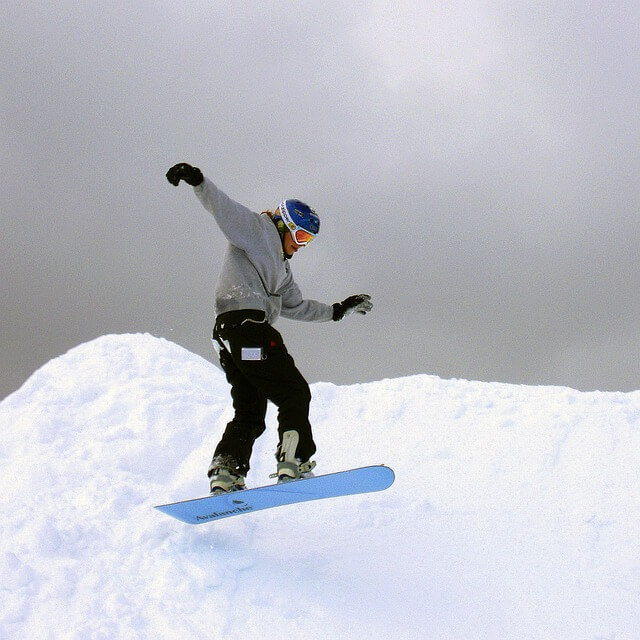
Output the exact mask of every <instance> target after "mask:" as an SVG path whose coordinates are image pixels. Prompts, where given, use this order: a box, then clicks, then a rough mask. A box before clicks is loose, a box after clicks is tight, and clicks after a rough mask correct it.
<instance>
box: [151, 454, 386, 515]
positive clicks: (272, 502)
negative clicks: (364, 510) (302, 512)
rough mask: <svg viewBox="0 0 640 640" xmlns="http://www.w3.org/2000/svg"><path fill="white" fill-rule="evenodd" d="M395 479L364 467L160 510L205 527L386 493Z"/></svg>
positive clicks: (376, 468)
mask: <svg viewBox="0 0 640 640" xmlns="http://www.w3.org/2000/svg"><path fill="white" fill-rule="evenodd" d="M394 479H395V476H394V473H393V471H392V470H391V469H390V468H389V467H385V466H383V465H378V466H373V467H361V468H360V469H350V470H349V471H339V472H338V473H329V474H327V475H324V476H315V477H313V478H302V479H300V480H294V481H292V482H285V483H282V484H273V485H269V486H266V487H257V488H256V489H245V490H244V491H234V492H231V493H223V494H220V495H215V496H206V497H204V498H195V499H194V500H185V501H183V502H174V503H172V504H163V505H159V506H157V507H156V509H159V510H160V511H163V512H164V513H166V514H168V515H170V516H172V517H173V518H177V519H178V520H182V522H186V523H187V524H202V523H203V522H211V521H212V520H221V519H222V518H229V517H231V516H239V515H241V514H243V513H252V512H253V511H260V509H270V508H271V507H280V506H282V505H285V504H294V503H296V502H306V501H307V500H320V499H322V498H336V497H338V496H348V495H353V494H356V493H368V492H370V491H382V490H383V489H387V488H388V487H390V486H391V485H392V484H393V481H394Z"/></svg>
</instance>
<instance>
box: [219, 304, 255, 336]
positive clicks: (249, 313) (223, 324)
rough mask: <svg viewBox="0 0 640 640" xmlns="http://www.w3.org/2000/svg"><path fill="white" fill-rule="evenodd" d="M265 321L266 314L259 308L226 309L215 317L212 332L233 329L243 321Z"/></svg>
mask: <svg viewBox="0 0 640 640" xmlns="http://www.w3.org/2000/svg"><path fill="white" fill-rule="evenodd" d="M266 321H267V314H266V313H265V312H264V311H260V310H259V309H238V310H236V311H226V312H225V313H221V314H220V315H219V316H218V317H217V318H216V326H215V328H214V330H213V331H214V334H216V333H218V332H220V331H223V330H224V329H235V328H236V327H239V326H240V325H242V324H244V323H245V322H257V323H262V322H266Z"/></svg>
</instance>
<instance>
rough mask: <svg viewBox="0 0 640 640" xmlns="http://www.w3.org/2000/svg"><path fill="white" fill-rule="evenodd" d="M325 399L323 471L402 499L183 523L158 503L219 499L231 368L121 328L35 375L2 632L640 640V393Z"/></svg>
mask: <svg viewBox="0 0 640 640" xmlns="http://www.w3.org/2000/svg"><path fill="white" fill-rule="evenodd" d="M312 392H313V402H312V412H311V418H312V423H313V425H314V433H315V436H316V440H317V443H318V454H317V456H316V460H317V461H318V469H317V472H318V473H320V472H331V471H339V470H342V469H347V468H351V467H355V466H364V465H368V464H382V463H384V464H387V465H388V466H390V467H392V468H393V469H394V470H395V472H396V482H395V484H394V485H393V486H392V487H391V488H390V489H388V490H386V491H384V492H381V493H375V494H367V495H362V496H352V497H344V498H336V499H334V500H325V501H320V502H314V503H304V504H299V505H293V506H288V507H282V508H279V509H273V510H269V511H261V512H258V513H254V514H248V515H246V516H245V515H243V516H239V517H236V518H230V519H227V520H222V521H220V522H217V523H207V524H203V525H199V526H189V525H185V524H182V523H180V522H178V521H175V520H173V519H171V518H169V517H167V516H166V515H163V514H162V513H160V512H158V511H157V510H155V509H153V506H154V505H156V504H161V503H164V502H169V501H173V500H179V499H186V498H190V497H196V496H199V495H205V494H206V492H207V480H206V470H207V466H208V463H209V460H210V457H211V453H212V451H213V448H214V446H215V444H216V442H217V440H218V438H219V436H220V434H221V432H222V430H223V428H224V426H225V424H226V422H227V421H228V420H229V418H230V416H231V411H230V405H229V401H228V388H227V384H226V382H225V380H224V376H223V374H222V373H221V372H220V371H219V369H218V368H216V367H215V366H214V365H213V364H211V363H210V362H207V361H206V360H204V359H202V358H200V357H199V356H196V355H194V354H192V353H189V352H188V351H186V350H184V349H183V348H181V347H179V346H178V345H175V344H173V343H171V342H168V341H166V340H164V339H160V338H155V337H153V336H150V335H109V336H103V337H101V338H98V339H96V340H94V341H92V342H89V343H86V344H82V345H80V346H78V347H76V348H75V349H72V350H71V351H69V352H68V353H67V354H65V355H62V356H60V357H59V358H56V359H54V360H52V361H50V362H49V363H47V364H46V365H45V366H43V367H42V368H41V369H39V370H38V371H36V372H35V373H34V374H33V375H32V376H31V378H30V379H29V380H28V381H27V382H26V383H25V384H24V385H23V387H22V388H21V389H19V390H18V391H16V392H15V393H14V394H12V395H11V396H9V397H8V398H6V399H5V400H4V401H3V402H2V403H0V482H1V485H2V487H3V499H2V511H1V518H0V541H1V542H0V544H1V547H0V575H1V576H2V580H1V584H0V637H1V638H29V639H40V638H65V639H66V638H72V639H85V638H86V639H101V638H104V639H113V638H127V639H129V638H145V639H146V638H154V639H157V638H172V639H173V638H178V639H180V638H185V639H187V638H233V637H237V638H248V639H252V638H256V639H257V638H260V639H262V638H271V637H276V635H277V634H286V636H287V637H296V638H304V639H307V638H327V637H331V638H338V639H342V638H350V639H356V640H357V639H359V638H363V639H364V638H398V639H401V638H402V639H405V638H421V639H422V638H425V639H454V638H455V639H467V638H469V639H474V640H475V639H484V638H486V639H492V640H493V639H499V638H517V639H523V638H524V639H527V638H536V639H537V638H540V639H542V638H550V639H562V638H567V639H571V640H573V639H577V638H590V639H594V640H595V639H596V638H598V639H605V638H606V639H614V638H615V640H622V639H626V638H628V639H636V638H638V637H640V471H639V469H640V392H633V393H600V392H594V393H581V392H577V391H574V390H572V389H567V388H559V387H525V386H515V385H509V384H498V383H484V382H469V381H464V380H441V379H439V378H437V377H435V376H430V375H421V376H412V377H408V378H400V379H393V380H382V381H379V382H373V383H367V384H359V385H353V386H342V387H340V386H335V385H332V384H327V383H318V384H314V385H312ZM269 424H270V429H268V431H267V433H266V434H265V435H264V436H263V437H262V438H261V439H260V440H259V441H258V443H257V444H256V448H255V451H254V459H253V468H252V469H251V471H250V473H249V476H248V478H247V481H248V484H249V485H250V486H258V485H261V484H265V483H266V481H267V476H268V474H269V473H270V472H271V471H273V467H274V459H273V451H274V449H275V445H276V430H275V412H274V410H273V408H271V409H270V414H269Z"/></svg>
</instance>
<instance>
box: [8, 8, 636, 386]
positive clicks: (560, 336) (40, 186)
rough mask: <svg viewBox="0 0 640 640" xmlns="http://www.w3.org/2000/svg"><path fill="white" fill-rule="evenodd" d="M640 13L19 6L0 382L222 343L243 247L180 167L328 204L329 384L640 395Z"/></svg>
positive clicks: (310, 289)
mask: <svg viewBox="0 0 640 640" xmlns="http://www.w3.org/2000/svg"><path fill="white" fill-rule="evenodd" d="M638 13H639V9H638V8H637V6H635V3H630V2H629V3H617V4H616V5H615V6H609V5H602V6H598V7H593V6H591V7H587V6H586V5H585V6H584V7H582V6H576V5H575V4H574V3H565V5H557V4H556V5H554V6H544V7H543V6H537V7H531V6H530V5H529V4H524V3H521V4H518V3H516V4H509V5H508V6H503V7H500V6H491V7H486V6H480V5H477V4H474V3H458V4H455V3H454V4H453V5H447V6H446V7H445V6H444V5H443V6H442V7H439V6H436V5H433V6H431V5H428V4H425V3H422V2H401V3H394V6H393V7H391V6H389V5H388V4H387V3H382V2H377V1H376V2H366V3H365V2H362V3H340V2H333V3H317V2H299V3H293V4H292V3H286V2H268V3H260V4H259V5H258V6H247V5H244V4H241V3H238V4H235V3H232V4H228V3H225V4H211V3H208V2H193V3H189V5H188V6H185V5H174V4H170V3H166V6H165V3H150V2H143V3H135V4H134V5H131V4H130V3H109V5H107V6H100V7H83V8H78V7H77V5H75V4H72V3H66V2H60V3H55V4H50V5H44V6H42V5H41V4H40V3H21V5H20V6H14V7H11V8H9V7H5V8H3V9H2V16H0V24H1V25H2V26H1V27H0V31H1V33H0V36H1V40H0V42H1V43H0V48H1V49H2V51H1V53H2V55H1V57H0V73H1V74H2V80H3V86H5V87H11V91H5V92H3V95H2V96H1V97H0V109H1V111H0V113H1V114H2V122H3V124H4V126H3V127H2V130H1V131H0V135H1V136H2V138H1V141H2V152H1V153H2V155H3V165H4V170H5V175H4V178H5V179H4V180H3V182H2V184H1V185H0V202H1V203H2V227H3V233H2V238H3V246H2V254H1V255H0V265H1V267H2V273H3V278H2V300H3V304H2V310H3V340H2V347H1V349H2V353H1V354H0V357H1V359H2V365H3V386H2V389H1V391H0V395H6V393H9V392H10V391H12V390H13V389H15V388H16V387H17V386H18V385H19V384H20V382H21V381H22V380H24V379H25V378H26V377H27V376H28V375H29V374H30V373H31V372H32V371H33V370H34V369H35V368H36V367H37V366H39V365H40V364H42V363H44V362H45V361H47V360H48V359H49V358H51V357H54V356H55V355H58V354H60V353H61V352H63V351H65V350H66V349H68V348H71V347H73V346H75V345H76V344H78V343H80V342H83V341H86V340H88V339H91V338H93V337H96V336H98V335H102V334H104V333H109V332H129V331H131V332H134V331H148V332H151V333H153V334H155V335H161V336H164V337H167V338H168V339H171V340H174V341H175V342H178V343H179V344H182V345H183V346H185V347H186V348H188V349H190V350H192V351H195V352H198V353H201V354H202V355H205V356H206V357H208V358H212V354H211V351H210V348H209V343H208V334H209V329H210V324H211V321H212V315H213V310H212V306H213V288H214V284H215V279H216V275H217V269H218V265H219V262H220V254H221V252H222V251H223V250H224V241H223V239H222V237H221V234H220V233H219V232H218V230H217V228H216V227H215V224H214V222H213V220H212V219H211V218H210V217H209V216H208V214H207V213H206V212H205V211H204V210H202V209H201V207H200V205H199V203H198V202H197V201H196V200H195V198H194V197H193V195H192V194H191V193H190V192H189V190H188V189H186V188H184V187H181V188H180V189H173V188H172V187H170V186H169V185H168V184H167V183H166V181H165V180H164V172H165V171H166V169H167V168H168V167H169V166H170V165H171V164H173V163H174V162H177V161H181V160H187V161H190V162H193V163H195V164H197V165H199V166H200V167H201V168H202V169H203V171H205V173H206V174H207V175H209V176H210V177H211V178H212V179H213V180H214V181H215V182H217V184H219V186H221V187H222V188H223V189H224V190H225V191H227V193H228V194H229V195H231V196H232V197H234V198H236V199H237V200H239V201H241V202H243V203H245V204H247V205H248V206H251V207H253V208H255V209H256V210H260V209H262V208H264V207H266V206H273V205H274V204H275V203H276V202H278V201H279V200H280V199H281V198H282V196H283V195H286V196H293V197H300V198H302V199H306V200H307V201H309V202H310V203H312V204H313V205H314V207H315V208H316V209H317V210H318V211H319V212H320V214H321V217H322V223H323V227H322V239H321V240H320V241H318V243H317V245H316V244H315V243H314V245H312V246H311V247H309V249H308V250H305V252H304V254H303V255H302V254H300V255H298V256H297V257H296V259H295V260H294V261H293V268H294V272H295V274H296V278H297V280H298V282H299V284H300V285H301V287H302V289H303V291H304V292H305V294H306V295H308V296H309V297H314V298H318V299H322V300H326V301H334V300H337V299H341V298H342V297H345V296H346V295H349V294H351V293H355V292H359V291H366V292H368V293H371V294H372V296H373V297H374V302H375V304H376V307H375V310H374V313H373V314H372V315H371V316H368V317H367V318H363V319H361V318H357V319H349V320H347V321H345V322H344V323H340V324H339V325H334V324H333V323H332V324H330V325H322V326H319V325H302V324H300V323H290V322H286V321H282V323H281V324H280V325H279V326H280V329H281V330H282V331H283V333H284V334H285V337H286V338H287V342H288V344H289V345H290V349H291V351H292V352H293V353H294V355H295V356H296V359H297V362H298V363H299V365H300V368H301V369H302V370H303V371H304V372H305V373H306V374H307V375H308V376H309V378H310V379H311V380H319V379H323V380H330V381H334V382H338V383H350V382H355V381H361V380H371V379H378V378H382V377H394V376H400V375H408V374H412V373H423V372H427V373H433V374H437V375H441V376H443V377H452V376H453V377H466V378H473V379H481V380H502V381H507V382H518V383H520V382H522V383H530V384H564V385H569V386H575V387H577V388H582V389H595V388H599V389H612V390H631V389H637V388H638V378H639V375H640V365H639V364H638V363H639V362H640V353H639V351H640V347H639V340H638V338H639V336H638V328H637V327H638V326H640V308H639V306H640V305H639V303H638V302H637V296H636V295H634V294H635V292H636V290H637V288H638V283H639V281H640V274H639V268H638V261H637V257H636V256H637V246H638V241H639V240H640V238H639V235H640V234H639V226H638V221H637V212H638V204H639V203H638V200H639V197H638V177H639V174H640V167H639V161H638V153H637V149H638V142H639V141H640V140H639V138H640V135H639V133H640V127H639V123H638V117H637V111H638V110H637V105H638V96H639V95H640V91H639V87H638V78H637V69H638V67H639V64H638V63H639V62H640V61H639V60H638V58H639V56H640V54H639V52H640V47H639V46H638V44H639V37H638V34H637V29H636V25H637V22H638V17H639V16H638Z"/></svg>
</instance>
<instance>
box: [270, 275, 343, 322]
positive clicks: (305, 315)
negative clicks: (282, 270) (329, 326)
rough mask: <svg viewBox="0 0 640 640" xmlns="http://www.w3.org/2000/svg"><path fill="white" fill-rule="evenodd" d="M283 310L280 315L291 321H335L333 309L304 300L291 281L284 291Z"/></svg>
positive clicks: (326, 305)
mask: <svg viewBox="0 0 640 640" xmlns="http://www.w3.org/2000/svg"><path fill="white" fill-rule="evenodd" d="M281 295H282V309H281V311H280V315H282V317H284V318H289V319H290V320H302V321H304V322H328V321H329V320H333V307H332V306H331V305H328V304H324V303H323V302H318V301H317V300H304V299H303V297H302V293H300V289H299V288H298V285H297V284H296V283H295V282H294V281H293V278H291V279H290V281H289V283H288V285H287V286H286V288H285V289H284V290H283V291H282V294H281Z"/></svg>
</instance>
